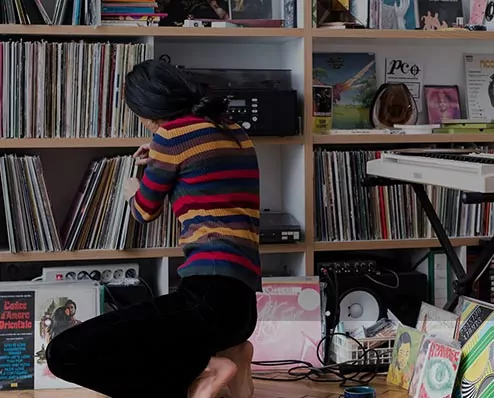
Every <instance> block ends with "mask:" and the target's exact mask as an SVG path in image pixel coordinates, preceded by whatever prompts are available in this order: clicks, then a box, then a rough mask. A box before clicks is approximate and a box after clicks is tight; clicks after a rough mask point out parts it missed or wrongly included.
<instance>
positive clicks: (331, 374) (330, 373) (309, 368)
mask: <svg viewBox="0 0 494 398" xmlns="http://www.w3.org/2000/svg"><path fill="white" fill-rule="evenodd" d="M334 336H345V337H346V338H348V339H350V340H352V341H353V342H354V343H355V344H357V345H358V347H359V349H360V350H361V351H362V353H361V354H360V355H359V356H358V357H357V358H355V359H354V360H350V361H345V362H341V363H334V364H330V365H323V366H322V367H315V366H314V365H312V364H311V363H309V362H306V361H297V360H280V361H254V362H252V364H253V365H257V366H266V367H274V366H276V367H280V366H289V365H294V366H293V367H292V368H290V369H288V370H287V371H286V374H287V375H288V376H289V377H285V378H281V377H266V376H260V375H258V374H253V375H252V377H253V378H254V379H258V380H271V381H281V382H292V381H299V380H304V379H306V380H310V381H313V382H318V383H340V384H341V385H344V384H346V383H348V382H352V383H357V384H360V385H367V384H369V383H370V382H371V381H372V380H373V379H374V378H375V377H376V376H377V374H378V373H379V366H380V356H379V352H377V350H376V349H374V348H369V349H366V348H365V347H364V346H363V345H362V343H360V341H358V340H357V339H356V338H354V337H352V336H350V334H348V333H331V334H329V335H326V336H325V337H324V338H323V339H321V341H320V342H319V344H318V345H317V353H318V355H319V351H320V349H321V345H322V344H323V343H327V341H331V340H332V338H333V337H334ZM371 353H373V354H374V355H375V358H374V363H375V370H374V371H372V372H369V371H364V367H368V366H369V364H371V360H372V358H371V357H370V354H371ZM342 365H347V366H348V365H350V366H353V367H355V371H354V372H353V373H350V374H344V373H343V372H342V370H341V367H342ZM273 373H277V374H280V373H283V372H280V371H277V372H273Z"/></svg>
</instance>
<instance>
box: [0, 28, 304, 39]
mask: <svg viewBox="0 0 494 398" xmlns="http://www.w3.org/2000/svg"><path fill="white" fill-rule="evenodd" d="M0 35H19V36H65V37H66V36H77V37H83V36H84V37H91V36H93V37H191V38H195V37H198V38H207V37H249V38H250V37H269V38H274V37H281V38H289V37H294V38H297V37H299V38H301V37H303V36H304V29H283V28H243V29H238V28H214V29H213V28H211V29H206V28H173V27H132V26H97V27H96V26H69V25H67V26H44V25H0Z"/></svg>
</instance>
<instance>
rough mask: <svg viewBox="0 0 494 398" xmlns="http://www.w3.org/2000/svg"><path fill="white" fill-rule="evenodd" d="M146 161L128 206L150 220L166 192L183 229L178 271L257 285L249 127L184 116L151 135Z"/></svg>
mask: <svg viewBox="0 0 494 398" xmlns="http://www.w3.org/2000/svg"><path fill="white" fill-rule="evenodd" d="M149 159H150V163H148V165H147V166H146V169H145V171H144V176H143V178H142V179H141V185H140V188H139V190H138V191H137V193H136V194H135V196H134V197H133V198H131V200H130V201H129V204H130V207H131V209H132V214H133V216H134V217H135V218H136V220H137V221H139V222H141V223H144V222H149V221H152V220H154V219H156V218H157V217H159V215H160V214H161V212H162V211H163V204H164V200H165V198H166V196H167V195H169V198H170V201H171V203H172V208H173V211H174V213H175V215H176V216H177V218H178V220H179V221H180V224H181V227H182V230H181V233H180V241H179V243H180V246H182V248H183V250H184V254H185V263H184V264H183V265H182V266H181V267H180V268H179V269H178V273H179V275H180V276H181V277H182V278H183V277H187V276H190V275H223V276H230V277H234V278H237V279H240V280H241V281H243V282H245V283H246V284H247V285H248V286H250V287H251V288H252V289H259V286H260V280H261V279H260V275H261V267H260V256H259V215H260V208H259V206H260V200H259V167H258V162H257V156H256V152H255V149H254V146H253V144H252V141H251V140H250V139H249V138H248V137H247V135H246V134H245V133H244V131H243V130H242V129H241V128H240V127H239V126H238V125H237V124H232V125H230V126H229V127H228V130H223V131H221V130H219V129H218V128H217V127H216V126H215V125H214V124H213V123H210V122H208V121H206V120H205V119H203V118H199V117H195V116H188V117H184V118H180V119H177V120H174V121H172V122H168V123H165V124H164V125H163V126H162V127H161V128H160V129H159V130H158V131H157V132H156V133H155V134H154V137H153V140H152V142H151V147H150V151H149Z"/></svg>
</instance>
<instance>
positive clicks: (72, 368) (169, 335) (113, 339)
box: [47, 276, 257, 398]
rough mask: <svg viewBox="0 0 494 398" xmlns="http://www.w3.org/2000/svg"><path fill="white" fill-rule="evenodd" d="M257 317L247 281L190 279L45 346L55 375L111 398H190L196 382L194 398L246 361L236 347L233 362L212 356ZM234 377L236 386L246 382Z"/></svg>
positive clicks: (241, 338)
mask: <svg viewBox="0 0 494 398" xmlns="http://www.w3.org/2000/svg"><path fill="white" fill-rule="evenodd" d="M256 320H257V310H256V298H255V292H253V291H251V290H250V289H249V288H247V287H246V286H245V285H243V283H241V282H239V281H236V280H234V279H231V278H226V277H218V276H197V277H188V278H185V279H184V280H183V281H182V284H181V286H180V288H179V290H178V292H177V293H173V294H170V295H167V296H162V297H159V298H157V299H155V300H154V301H153V302H151V303H143V304H139V305H134V306H131V307H129V308H126V309H123V310H120V311H115V312H112V313H109V314H105V315H102V316H100V317H97V318H95V319H92V320H89V321H87V322H85V323H83V324H81V325H78V326H75V327H73V328H71V329H68V330H67V331H65V332H64V333H62V334H60V335H59V336H57V338H55V339H54V340H53V342H52V343H51V344H50V345H49V346H48V347H47V360H48V366H49V368H50V370H51V371H52V372H53V373H54V374H55V376H57V377H59V378H61V379H63V380H66V381H68V382H71V383H75V384H78V385H80V386H83V387H86V388H89V389H92V390H94V391H97V392H100V393H102V394H106V395H109V396H111V397H112V398H121V397H124V398H126V397H135V396H145V395H147V394H154V395H156V394H157V395H158V396H159V395H160V394H163V393H164V392H166V395H167V396H170V397H173V398H185V397H187V391H188V389H189V387H191V386H192V387H193V388H192V391H191V392H192V393H194V394H196V395H195V396H194V395H190V397H191V398H203V397H204V398H206V397H207V398H209V396H208V395H201V394H202V393H201V392H200V390H202V391H207V390H208V388H209V390H210V391H213V390H214V391H216V389H218V391H219V388H221V385H223V384H227V383H228V381H229V378H231V377H232V376H233V375H234V373H235V372H234V371H235V370H236V369H237V368H239V369H244V368H245V367H244V366H243V364H245V362H246V357H245V356H242V355H240V356H239V355H238V350H230V351H229V353H230V355H231V354H232V353H236V355H233V356H231V359H230V358H229V356H228V355H224V359H226V361H222V360H219V359H221V358H215V359H214V360H212V359H211V358H212V357H213V356H214V355H216V354H217V353H218V352H221V351H224V350H227V351H228V350H229V349H232V348H233V347H236V346H238V345H241V344H242V343H244V342H245V341H246V340H247V339H248V338H249V337H250V335H251V334H252V332H253V331H254V328H255V324H256ZM239 358H242V360H241V361H239ZM235 359H237V360H235ZM232 362H234V363H235V365H234V364H233V363H232ZM248 362H249V363H250V360H248ZM232 365H233V366H232ZM232 369H233V370H234V371H232ZM205 370H206V371H205ZM243 374H245V372H244V373H243ZM199 376H200V377H199ZM196 379H197V380H196ZM234 380H237V381H236V382H234V385H235V386H236V385H240V384H241V383H239V382H238V379H234ZM243 380H245V376H244V377H243ZM194 381H196V382H195V383H194ZM232 382H233V380H232ZM199 384H200V385H201V386H200V385H199ZM244 385H245V383H244ZM205 386H206V387H205ZM230 387H233V385H231V386H230ZM234 389H237V388H235V387H234ZM154 395H153V396H154ZM233 396H234V397H235V395H233ZM240 397H242V398H243V396H241V395H240V396H239V398H240Z"/></svg>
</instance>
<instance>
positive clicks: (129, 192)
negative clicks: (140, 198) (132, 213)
mask: <svg viewBox="0 0 494 398" xmlns="http://www.w3.org/2000/svg"><path fill="white" fill-rule="evenodd" d="M140 185H141V183H140V182H139V179H138V178H128V179H127V180H126V181H125V182H124V186H123V196H124V199H125V200H126V201H129V199H130V198H131V197H133V196H134V195H135V194H136V192H137V191H138V190H139V187H140Z"/></svg>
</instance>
